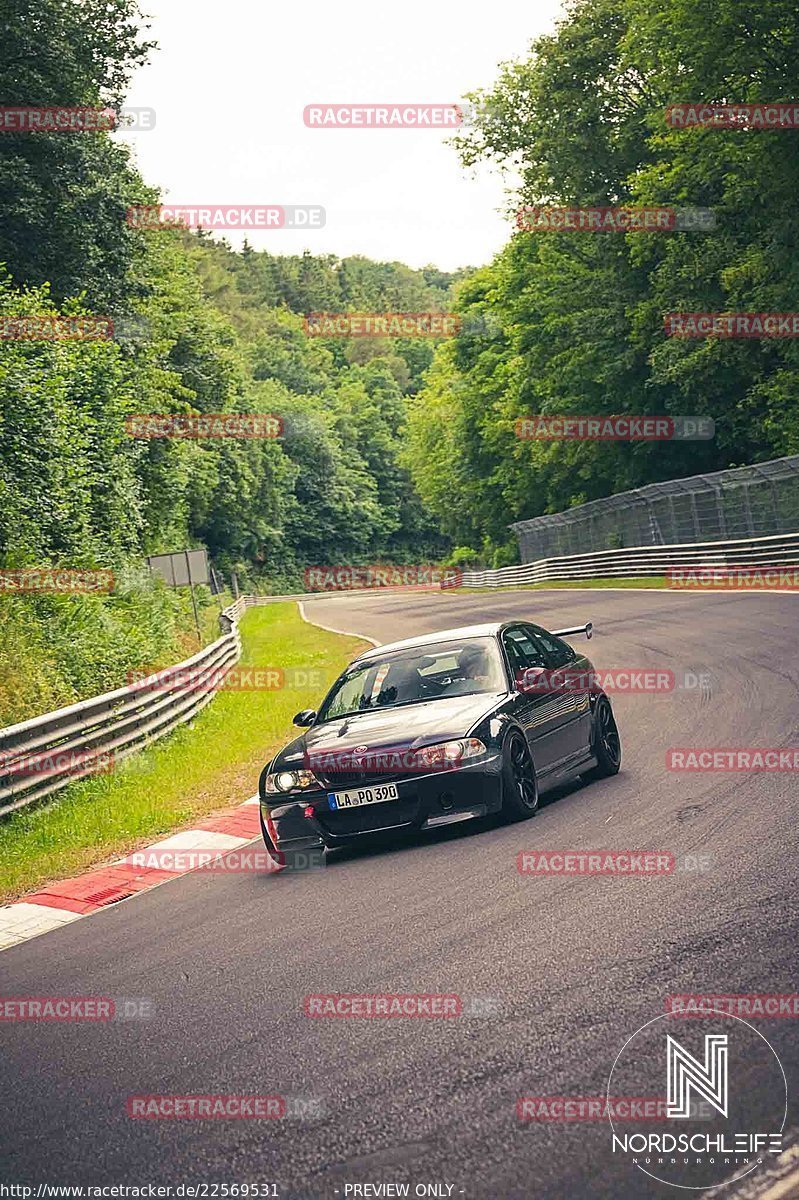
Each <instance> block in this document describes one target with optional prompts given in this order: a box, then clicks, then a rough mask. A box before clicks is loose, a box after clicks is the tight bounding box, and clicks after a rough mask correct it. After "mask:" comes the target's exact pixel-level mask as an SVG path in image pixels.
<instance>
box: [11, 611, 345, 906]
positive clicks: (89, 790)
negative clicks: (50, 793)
mask: <svg viewBox="0 0 799 1200" xmlns="http://www.w3.org/2000/svg"><path fill="white" fill-rule="evenodd" d="M240 628H241V634H242V640H243V656H242V660H241V665H242V666H252V667H260V668H266V667H275V668H282V670H284V671H286V670H287V669H289V668H293V667H296V668H301V669H304V670H307V671H313V672H315V673H316V674H315V677H312V678H314V679H315V683H314V685H313V686H310V687H303V688H298V687H284V688H281V689H279V690H274V691H250V692H232V691H230V692H222V693H220V694H219V695H218V696H217V697H216V698H215V699H214V700H213V701H212V702H211V703H210V704H209V705H208V706H207V708H205V709H204V710H203V711H202V712H201V713H200V714H199V715H198V716H197V717H196V718H195V720H194V721H193V722H192V723H191V725H188V726H183V727H182V728H181V729H179V730H177V731H176V732H175V733H173V734H170V735H169V736H168V737H166V738H165V739H164V740H163V741H162V742H159V743H156V744H155V745H153V746H152V747H150V748H149V749H147V750H144V751H142V752H141V754H137V755H134V756H132V757H131V758H129V759H127V760H126V761H124V762H122V763H120V765H119V767H118V769H117V770H116V771H114V772H113V774H110V775H104V776H99V777H97V778H95V779H89V780H84V781H82V782H80V783H75V784H73V785H71V786H70V787H68V788H65V789H64V791H63V792H62V793H61V794H60V795H57V796H56V797H54V798H53V799H52V800H51V801H49V802H48V801H45V802H44V804H43V805H41V806H39V807H37V806H33V807H32V808H31V809H27V810H26V809H21V810H20V811H19V812H18V813H14V814H12V815H11V816H10V817H7V818H5V819H3V820H0V900H2V901H3V902H6V903H7V902H8V901H9V900H12V899H15V898H16V897H18V896H20V895H22V894H23V893H24V892H26V891H30V890H32V889H34V888H37V887H40V886H41V885H42V884H43V883H45V882H46V881H47V880H51V879H59V878H62V877H64V876H68V875H70V874H76V873H77V872H79V871H81V869H84V868H86V867H88V866H90V865H93V864H96V863H98V862H102V861H105V860H106V859H108V858H112V857H120V856H121V855H123V854H126V853H128V852H130V850H132V849H133V848H135V847H136V846H137V845H142V844H145V843H146V842H148V841H153V840H154V839H155V838H156V837H157V836H158V835H164V834H167V833H169V832H171V831H173V830H174V829H176V828H179V827H180V826H181V825H184V824H186V823H187V822H189V821H191V820H192V818H196V817H197V816H198V815H199V814H200V813H206V812H209V811H211V810H212V809H215V808H220V807H223V806H225V805H229V804H236V803H240V802H241V801H242V800H246V799H247V797H248V796H252V795H253V793H254V792H255V790H256V787H257V783H258V775H259V773H260V770H261V768H262V766H263V764H264V763H265V762H266V760H267V758H269V757H270V755H271V753H272V752H273V751H274V750H275V749H276V748H277V747H278V746H279V745H280V744H281V743H282V742H284V741H287V740H288V738H289V737H290V736H291V733H292V725H291V718H292V717H293V716H294V714H295V713H296V712H297V711H298V710H299V709H301V708H315V707H316V705H317V704H318V703H319V700H320V699H321V696H322V695H323V694H324V692H325V691H326V689H327V687H328V686H329V684H331V683H332V682H333V680H334V679H335V677H336V676H337V675H338V674H339V672H340V671H341V670H342V668H343V667H344V666H345V665H346V664H347V663H348V662H349V661H350V660H351V659H353V658H355V657H356V655H357V654H358V653H359V652H360V651H361V650H363V649H364V643H363V642H362V641H359V640H358V639H357V638H352V637H343V636H341V635H339V634H334V633H328V632H326V631H325V630H323V629H318V628H317V627H316V626H315V625H309V624H307V623H306V622H305V621H303V620H302V618H301V617H300V615H299V610H298V608H297V605H296V604H295V603H293V602H292V603H284V604H280V603H275V604H268V605H264V606H263V607H261V608H252V609H249V610H248V612H247V613H246V614H245V616H244V618H243V620H242V622H241V625H240ZM320 679H321V684H320V683H319V680H320Z"/></svg>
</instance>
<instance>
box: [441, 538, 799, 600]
mask: <svg viewBox="0 0 799 1200" xmlns="http://www.w3.org/2000/svg"><path fill="white" fill-rule="evenodd" d="M758 565H760V566H764V567H799V533H786V534H780V535H778V536H775V537H761V538H741V539H737V540H735V541H727V542H694V543H691V544H682V543H680V544H678V545H674V546H631V547H629V548H628V549H624V550H598V551H596V552H595V553H593V554H572V555H569V556H567V557H565V558H544V559H539V561H538V562H534V563H522V564H521V565H520V566H517V567H501V568H499V569H497V570H495V571H464V573H463V580H462V583H461V586H462V587H489V588H495V587H514V586H518V585H520V584H525V583H553V582H556V581H558V580H561V579H565V580H570V579H619V578H624V579H632V578H635V577H636V576H646V575H665V574H666V572H667V571H668V569H669V567H692V566H693V567H735V566H752V567H755V566H758ZM442 586H443V585H442Z"/></svg>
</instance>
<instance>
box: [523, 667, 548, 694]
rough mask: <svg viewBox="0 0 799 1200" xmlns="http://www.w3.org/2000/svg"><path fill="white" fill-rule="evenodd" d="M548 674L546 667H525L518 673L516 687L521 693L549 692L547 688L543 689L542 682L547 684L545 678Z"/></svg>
mask: <svg viewBox="0 0 799 1200" xmlns="http://www.w3.org/2000/svg"><path fill="white" fill-rule="evenodd" d="M546 674H547V669H546V667H525V668H524V670H523V671H518V672H517V673H516V687H517V689H518V690H519V691H520V692H537V691H547V690H548V689H547V688H546V687H542V682H543V683H544V684H545V683H546V682H547V681H546V680H545V679H544V678H543V677H544V676H545V675H546Z"/></svg>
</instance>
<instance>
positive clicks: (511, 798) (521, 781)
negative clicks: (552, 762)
mask: <svg viewBox="0 0 799 1200" xmlns="http://www.w3.org/2000/svg"><path fill="white" fill-rule="evenodd" d="M502 754H503V763H502V815H503V817H504V818H505V820H507V821H526V820H528V819H529V818H530V817H532V816H534V815H535V813H536V812H537V810H538V780H537V778H536V773H535V765H534V763H533V757H532V755H531V754H530V750H529V748H528V745H527V742H526V740H525V738H524V735H523V734H522V733H521V732H520V731H519V730H518V729H515V730H513V731H512V732H511V733H510V734H508V737H507V738H506V740H505V745H504V747H503V752H502Z"/></svg>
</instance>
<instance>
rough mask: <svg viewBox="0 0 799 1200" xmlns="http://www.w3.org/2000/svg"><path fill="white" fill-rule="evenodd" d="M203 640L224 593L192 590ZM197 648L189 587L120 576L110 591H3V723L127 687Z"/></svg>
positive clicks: (211, 632) (214, 632)
mask: <svg viewBox="0 0 799 1200" xmlns="http://www.w3.org/2000/svg"><path fill="white" fill-rule="evenodd" d="M195 593H196V599H197V607H198V616H199V622H200V630H201V640H202V643H203V645H208V644H209V643H210V642H213V641H214V640H215V639H216V638H218V637H219V611H220V608H221V607H222V606H223V605H224V604H226V603H229V602H230V598H229V597H219V598H217V597H213V596H212V595H211V593H210V592H209V590H208V589H207V588H205V587H198V588H196V589H195ZM197 649H198V641H197V631H196V627H195V623H194V615H193V611H192V605H191V597H190V596H189V594H188V591H187V589H185V588H180V589H173V588H169V587H167V586H166V585H165V584H160V583H155V582H153V581H152V580H149V579H136V578H134V579H132V580H130V579H125V578H123V579H121V580H118V581H117V588H116V589H115V591H114V592H113V593H112V594H111V595H110V596H106V595H101V594H93V595H92V594H89V595H76V594H73V595H54V594H46V593H45V594H40V595H35V594H28V595H21V594H15V593H8V592H4V593H2V594H0V727H3V726H6V725H16V723H17V722H18V721H27V720H28V719H29V718H30V717H37V716H40V715H41V714H42V713H46V712H53V711H54V710H55V709H57V708H65V707H66V706H67V705H69V704H75V703H77V701H79V700H88V699H89V698H90V697H91V696H99V695H101V694H102V693H103V692H110V691H113V690H114V688H118V687H124V686H125V684H126V683H127V682H128V676H129V674H130V672H132V671H140V670H144V671H145V672H147V673H149V672H151V671H158V670H161V669H163V668H164V667H168V666H171V665H172V664H173V663H176V662H181V661H182V660H183V659H185V658H189V657H190V656H191V655H192V654H195V653H196V652H197Z"/></svg>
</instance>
